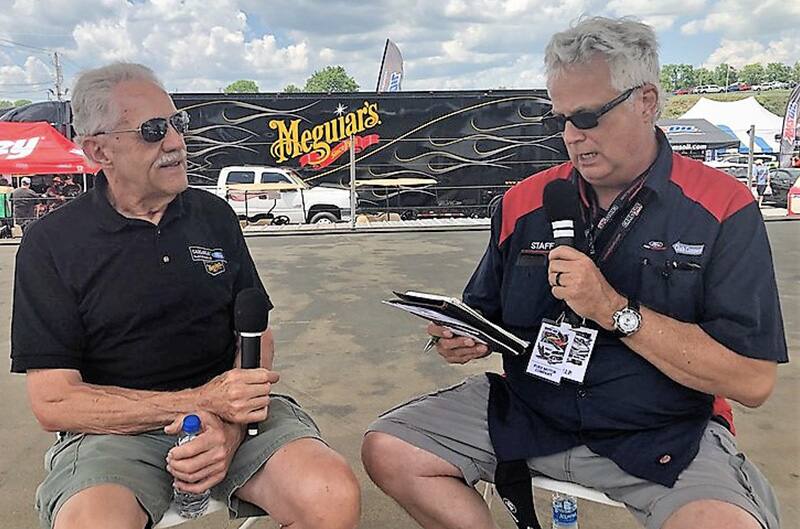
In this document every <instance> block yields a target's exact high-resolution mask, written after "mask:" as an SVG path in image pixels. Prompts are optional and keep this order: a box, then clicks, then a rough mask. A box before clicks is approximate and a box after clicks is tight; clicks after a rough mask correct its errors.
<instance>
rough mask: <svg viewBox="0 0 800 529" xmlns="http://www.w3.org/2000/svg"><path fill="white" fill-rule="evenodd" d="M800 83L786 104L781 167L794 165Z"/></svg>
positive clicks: (799, 120)
mask: <svg viewBox="0 0 800 529" xmlns="http://www.w3.org/2000/svg"><path fill="white" fill-rule="evenodd" d="M798 114H800V84H798V85H797V86H795V87H794V91H793V92H792V95H791V96H789V102H788V103H787V104H786V115H785V116H784V118H783V134H781V151H780V152H781V156H780V164H779V165H780V167H791V166H792V153H793V152H794V146H795V143H796V142H797V141H798V128H800V119H798V117H799V116H798Z"/></svg>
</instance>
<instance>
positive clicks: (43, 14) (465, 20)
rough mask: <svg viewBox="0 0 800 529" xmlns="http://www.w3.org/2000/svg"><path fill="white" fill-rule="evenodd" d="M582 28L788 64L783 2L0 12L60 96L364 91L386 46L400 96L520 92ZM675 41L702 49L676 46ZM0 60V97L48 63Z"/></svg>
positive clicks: (136, 0)
mask: <svg viewBox="0 0 800 529" xmlns="http://www.w3.org/2000/svg"><path fill="white" fill-rule="evenodd" d="M588 15H608V16H633V17H635V18H638V19H641V20H643V21H645V22H647V23H649V24H652V25H653V26H654V27H655V28H656V30H657V31H658V32H659V37H660V40H661V43H662V49H663V50H668V51H669V52H670V53H671V54H672V55H676V54H677V55H678V57H682V56H684V55H685V56H687V57H686V58H685V59H683V58H682V59H681V60H680V61H679V62H690V63H699V62H701V61H702V60H703V59H705V58H708V59H709V61H712V60H717V59H718V58H723V57H724V58H727V60H731V61H733V60H734V59H735V60H741V61H746V62H747V61H751V60H754V58H757V57H763V58H764V59H765V62H771V61H775V60H777V61H783V62H789V63H793V62H794V60H797V59H798V58H800V54H799V53H798V51H797V41H796V37H795V36H794V32H795V31H796V29H794V28H796V27H797V26H798V20H800V2H798V1H796V0H685V1H684V2H675V1H674V0H564V1H561V2H553V1H552V0H444V1H441V2H435V1H434V2H431V1H423V0H415V1H408V2H392V1H389V0H373V1H372V2H367V3H363V2H356V0H324V1H323V0H269V2H264V1H263V0H215V1H214V2H208V1H205V0H36V1H31V0H15V1H14V2H13V4H12V5H11V7H10V8H8V9H5V10H4V11H2V12H0V38H5V39H9V40H15V41H21V42H24V43H26V44H28V45H32V46H35V47H41V48H46V49H49V50H58V51H60V52H61V53H62V56H63V57H64V70H65V78H66V79H65V81H66V83H65V84H66V85H67V86H69V85H71V84H72V82H73V79H74V75H75V73H76V72H77V71H78V70H79V69H82V68H90V67H95V66H99V65H101V64H105V63H108V62H109V61H112V60H119V59H123V60H133V61H138V62H142V63H145V64H147V65H149V66H151V67H152V68H153V69H154V70H155V71H156V72H157V73H158V74H159V75H160V76H161V77H162V78H163V79H164V82H165V84H166V86H167V87H168V88H170V89H174V90H186V91H188V90H192V91H212V92H216V91H218V90H220V89H221V88H222V87H224V86H226V85H227V84H229V83H231V82H233V81H235V80H237V79H252V80H254V81H256V83H258V85H259V86H260V87H261V89H262V90H264V91H279V90H281V89H282V88H283V87H284V86H286V85H287V84H289V83H294V84H296V85H300V86H302V85H303V84H304V82H305V80H306V79H307V78H308V77H309V76H310V75H311V74H312V73H313V72H314V71H316V70H320V69H322V68H324V67H326V66H328V65H342V66H344V67H345V69H346V70H347V72H348V73H349V74H350V75H351V76H353V77H354V78H355V79H356V81H357V82H358V83H359V84H360V85H361V86H362V87H363V88H364V89H370V88H372V87H373V86H374V80H375V78H376V77H377V74H378V68H379V65H380V59H381V52H382V51H383V45H384V42H385V39H386V38H387V37H388V38H391V39H392V40H393V41H395V42H396V43H397V44H398V45H399V47H400V49H401V51H402V53H403V57H404V59H405V69H406V77H405V81H404V88H407V89H423V90H436V89H445V88H464V89H482V88H496V87H498V86H506V87H509V88H511V87H515V88H530V87H541V86H543V85H544V80H543V78H542V72H543V65H542V58H541V54H542V52H543V50H544V47H545V45H546V43H547V41H548V40H549V38H550V36H551V35H552V34H553V33H554V32H556V31H559V30H562V29H565V28H566V27H567V26H568V25H569V24H570V23H572V22H573V21H575V20H577V19H578V18H579V17H581V16H588ZM788 28H792V29H788ZM12 31H13V32H18V33H12ZM679 31H682V32H683V33H684V34H690V35H701V34H702V37H698V38H696V39H693V40H692V39H686V38H683V39H678V40H677V41H676V40H675V38H674V35H675V33H678V32H679ZM670 38H671V39H673V40H665V39H670ZM722 39H725V40H724V42H723V41H722ZM684 41H687V42H688V41H692V42H693V43H697V42H700V41H702V45H703V46H706V48H705V50H704V51H701V50H699V49H687V48H684V47H685V46H689V44H687V43H686V42H684ZM709 42H711V44H709ZM0 53H3V54H5V57H3V56H0V64H5V65H7V66H13V67H14V68H10V69H9V68H6V70H0V72H6V73H0V83H2V82H3V81H4V80H5V79H6V77H9V76H10V77H13V78H15V79H16V78H18V77H20V76H22V77H23V78H24V72H25V71H26V70H25V60H26V59H27V58H28V57H29V56H30V57H37V58H38V60H39V62H40V64H41V66H42V67H43V68H44V69H47V68H48V66H47V65H48V64H49V62H50V61H51V55H52V54H51V53H50V52H48V51H41V50H39V51H36V50H29V49H25V48H21V47H17V46H15V45H3V44H2V41H0ZM6 82H10V81H6ZM0 88H1V86H0ZM0 97H2V96H0Z"/></svg>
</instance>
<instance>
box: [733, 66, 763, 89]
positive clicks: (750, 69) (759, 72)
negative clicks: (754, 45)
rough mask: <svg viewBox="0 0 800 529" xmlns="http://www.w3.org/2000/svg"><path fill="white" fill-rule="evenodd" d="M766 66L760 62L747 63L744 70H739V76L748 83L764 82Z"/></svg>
mask: <svg viewBox="0 0 800 529" xmlns="http://www.w3.org/2000/svg"><path fill="white" fill-rule="evenodd" d="M764 74H765V72H764V67H763V66H761V65H760V64H758V63H753V64H745V65H744V66H743V67H742V71H740V72H739V77H740V78H741V80H742V82H745V83H747V84H759V83H762V82H764V80H765V79H764Z"/></svg>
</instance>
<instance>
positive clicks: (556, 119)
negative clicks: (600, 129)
mask: <svg viewBox="0 0 800 529" xmlns="http://www.w3.org/2000/svg"><path fill="white" fill-rule="evenodd" d="M637 88H641V87H640V86H634V87H633V88H629V89H627V90H625V91H624V92H622V93H621V94H620V95H618V96H617V97H615V98H614V99H612V100H611V101H609V102H608V103H606V104H605V105H603V106H602V107H600V110H598V111H597V112H591V111H588V110H584V111H581V112H577V113H575V114H573V115H571V116H562V115H560V114H554V115H552V116H547V117H544V118H542V125H543V126H544V130H545V131H546V132H547V133H548V134H558V133H559V132H564V128H565V127H566V126H567V121H569V122H570V123H572V124H573V125H574V126H575V128H576V129H581V130H586V129H593V128H595V127H596V126H597V124H598V123H599V121H600V118H601V117H602V116H603V114H606V113H607V112H609V111H610V110H611V109H612V108H614V107H615V106H617V105H619V104H620V103H622V102H623V101H625V100H626V99H628V98H629V97H630V96H631V94H632V93H633V91H634V90H636V89H637Z"/></svg>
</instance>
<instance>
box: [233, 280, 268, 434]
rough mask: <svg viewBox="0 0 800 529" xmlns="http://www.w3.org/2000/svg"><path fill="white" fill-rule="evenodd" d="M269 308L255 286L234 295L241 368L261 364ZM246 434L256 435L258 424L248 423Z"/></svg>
mask: <svg viewBox="0 0 800 529" xmlns="http://www.w3.org/2000/svg"><path fill="white" fill-rule="evenodd" d="M270 308H271V306H270V303H269V298H268V297H267V295H266V294H265V293H264V292H263V291H262V290H259V289H257V288H246V289H244V290H242V291H241V292H239V294H237V296H236V301H235V302H234V304H233V327H234V328H235V329H236V332H238V333H239V336H240V338H241V344H242V345H241V347H242V356H241V359H242V369H253V368H256V367H259V366H260V365H261V335H262V334H264V331H266V330H267V323H268V321H269V309H270ZM247 435H251V436H254V435H258V424H256V423H252V424H248V425H247Z"/></svg>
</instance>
